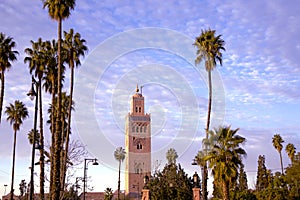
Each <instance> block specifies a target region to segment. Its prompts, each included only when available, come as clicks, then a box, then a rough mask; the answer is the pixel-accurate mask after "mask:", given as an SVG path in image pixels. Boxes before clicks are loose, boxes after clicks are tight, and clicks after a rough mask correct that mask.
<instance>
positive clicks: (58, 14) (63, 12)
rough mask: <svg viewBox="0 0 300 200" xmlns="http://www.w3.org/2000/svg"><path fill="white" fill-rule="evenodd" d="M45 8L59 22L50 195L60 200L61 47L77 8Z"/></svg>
mask: <svg viewBox="0 0 300 200" xmlns="http://www.w3.org/2000/svg"><path fill="white" fill-rule="evenodd" d="M42 2H43V7H44V8H47V9H48V14H49V16H50V17H51V18H52V19H54V20H56V21H57V22H58V28H57V30H58V39H57V41H58V48H57V52H58V60H57V66H58V68H57V69H58V73H57V98H58V100H57V110H58V112H57V118H56V125H55V128H56V130H55V141H54V144H53V143H52V148H53V149H54V155H53V159H54V162H52V163H51V165H54V167H53V168H52V169H53V171H54V172H53V173H52V175H53V178H52V180H51V181H52V182H51V183H50V193H51V196H52V199H59V196H60V190H61V183H60V180H61V174H60V169H61V158H60V156H61V146H62V145H61V144H62V138H61V135H62V129H61V122H60V118H61V116H60V115H61V113H60V112H61V92H62V58H61V46H62V44H61V43H62V21H63V20H65V19H67V18H68V17H69V16H70V15H71V10H74V8H75V0H60V1H57V0H42Z"/></svg>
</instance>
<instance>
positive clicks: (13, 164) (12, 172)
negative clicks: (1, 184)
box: [10, 130, 17, 200]
mask: <svg viewBox="0 0 300 200" xmlns="http://www.w3.org/2000/svg"><path fill="white" fill-rule="evenodd" d="M16 144H17V130H15V132H14V144H13V163H12V170H11V186H10V200H13V199H14V178H15V157H16Z"/></svg>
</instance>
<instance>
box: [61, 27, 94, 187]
mask: <svg viewBox="0 0 300 200" xmlns="http://www.w3.org/2000/svg"><path fill="white" fill-rule="evenodd" d="M64 38H65V39H64V41H63V44H62V47H63V51H64V55H65V59H66V62H67V63H68V65H69V67H70V70H71V75H70V76H71V77H70V101H69V107H68V127H67V134H66V140H65V152H66V153H65V154H64V155H65V156H64V158H63V160H62V164H63V165H62V172H63V175H62V181H61V182H62V189H63V188H64V182H65V177H66V165H67V155H68V151H69V137H70V136H69V135H70V131H71V112H72V101H73V85H74V83H73V82H74V67H78V66H80V65H81V63H80V57H81V56H84V55H85V52H86V51H87V50H88V48H87V46H86V45H85V43H86V41H85V40H84V39H81V35H80V34H79V33H75V35H74V30H73V29H70V31H69V33H68V32H65V31H64Z"/></svg>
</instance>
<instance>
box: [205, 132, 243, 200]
mask: <svg viewBox="0 0 300 200" xmlns="http://www.w3.org/2000/svg"><path fill="white" fill-rule="evenodd" d="M238 130H239V129H235V130H231V129H230V127H220V128H219V129H216V130H215V131H214V133H215V134H216V135H218V136H219V137H218V140H217V141H216V142H215V144H214V146H213V148H212V149H211V150H210V151H209V152H208V154H207V155H206V156H205V157H204V160H205V161H208V163H209V165H208V166H209V168H210V169H212V174H213V176H214V179H215V180H214V181H217V182H216V183H217V184H219V185H221V186H222V193H223V200H229V183H230V181H231V180H232V179H236V178H237V176H238V169H239V166H241V164H242V160H241V157H242V156H245V155H246V152H245V150H244V149H243V148H241V147H240V144H243V143H244V142H245V138H243V137H241V136H239V135H237V134H236V133H237V132H238Z"/></svg>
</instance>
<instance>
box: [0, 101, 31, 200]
mask: <svg viewBox="0 0 300 200" xmlns="http://www.w3.org/2000/svg"><path fill="white" fill-rule="evenodd" d="M5 113H6V115H7V118H6V120H7V121H9V123H10V124H11V125H12V126H13V131H14V143H13V157H12V159H13V163H12V173H11V188H10V200H13V196H14V176H15V156H16V144H17V131H18V130H20V127H21V125H22V124H23V120H24V119H26V118H27V117H28V110H27V108H26V106H25V105H24V104H23V102H21V101H19V100H16V101H15V103H14V104H12V103H10V104H9V106H7V107H6V110H5Z"/></svg>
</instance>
